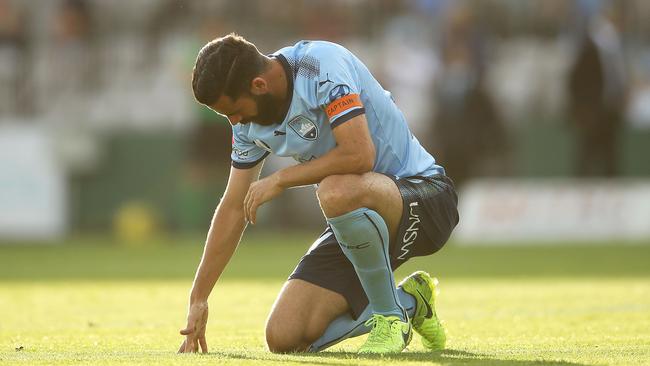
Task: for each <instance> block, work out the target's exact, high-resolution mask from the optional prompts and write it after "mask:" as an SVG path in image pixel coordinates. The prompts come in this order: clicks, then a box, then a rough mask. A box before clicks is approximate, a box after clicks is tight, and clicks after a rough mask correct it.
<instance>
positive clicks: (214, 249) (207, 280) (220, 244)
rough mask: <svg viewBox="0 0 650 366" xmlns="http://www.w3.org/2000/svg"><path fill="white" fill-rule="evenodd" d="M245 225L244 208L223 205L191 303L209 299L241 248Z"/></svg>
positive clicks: (211, 230) (208, 243) (212, 232)
mask: <svg viewBox="0 0 650 366" xmlns="http://www.w3.org/2000/svg"><path fill="white" fill-rule="evenodd" d="M245 228H246V221H245V220H244V213H243V209H240V208H232V207H228V206H226V205H223V203H221V204H219V206H218V207H217V210H216V211H215V214H214V217H213V219H212V224H211V225H210V230H209V231H208V237H207V239H206V244H205V248H204V250H203V257H202V258H201V264H199V268H198V269H197V271H196V276H195V278H194V284H193V286H192V292H191V294H190V303H195V302H198V301H206V300H207V299H208V296H209V295H210V292H211V291H212V288H213V287H214V284H215V283H216V282H217V279H218V278H219V276H221V273H222V272H223V270H224V268H225V267H226V265H227V264H228V261H229V260H230V258H231V257H232V255H233V253H234V251H235V249H236V248H237V244H238V243H239V240H240V239H241V236H242V233H243V232H244V229H245Z"/></svg>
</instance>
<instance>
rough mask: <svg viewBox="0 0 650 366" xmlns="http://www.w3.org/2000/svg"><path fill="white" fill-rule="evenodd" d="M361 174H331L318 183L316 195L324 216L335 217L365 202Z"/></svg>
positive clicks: (362, 205)
mask: <svg viewBox="0 0 650 366" xmlns="http://www.w3.org/2000/svg"><path fill="white" fill-rule="evenodd" d="M365 193H366V192H365V190H364V189H363V175H355V174H346V175H331V176H329V177H326V178H325V179H323V181H322V182H320V184H319V185H318V189H317V190H316V195H317V196H318V202H319V203H320V206H321V209H322V210H323V213H325V216H327V217H335V216H340V215H343V214H345V213H347V212H350V211H352V210H355V209H357V208H360V207H365V206H364V205H365V204H366V202H365V198H366V194H365Z"/></svg>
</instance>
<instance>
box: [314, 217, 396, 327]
mask: <svg viewBox="0 0 650 366" xmlns="http://www.w3.org/2000/svg"><path fill="white" fill-rule="evenodd" d="M327 222H328V223H329V224H330V226H331V227H332V231H334V235H335V236H336V239H337V240H338V241H339V244H340V245H341V250H342V251H343V253H344V254H345V256H346V257H347V258H348V259H349V260H350V262H352V265H353V266H354V269H355V271H356V272H357V276H358V277H359V280H360V282H361V286H363V289H364V291H365V292H366V296H368V301H369V302H370V307H371V309H372V312H373V313H374V314H381V315H386V316H388V315H395V316H398V317H400V318H401V319H402V320H406V315H405V314H404V309H402V306H401V305H400V303H399V299H398V297H397V292H396V290H395V279H394V278H393V271H392V270H391V268H390V260H389V258H388V227H386V223H385V222H384V219H383V218H382V217H381V216H380V215H379V214H378V213H377V212H375V211H373V210H370V209H368V208H365V207H363V208H359V209H356V210H354V211H351V212H348V213H346V214H344V215H341V216H337V217H333V218H329V219H327Z"/></svg>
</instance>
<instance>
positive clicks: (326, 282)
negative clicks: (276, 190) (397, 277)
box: [289, 175, 458, 319]
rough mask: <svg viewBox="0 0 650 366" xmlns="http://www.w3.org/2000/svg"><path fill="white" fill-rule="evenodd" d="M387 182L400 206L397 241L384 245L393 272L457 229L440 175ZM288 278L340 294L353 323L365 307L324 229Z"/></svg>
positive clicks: (453, 204)
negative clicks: (393, 187)
mask: <svg viewBox="0 0 650 366" xmlns="http://www.w3.org/2000/svg"><path fill="white" fill-rule="evenodd" d="M391 178H392V179H393V181H395V184H397V187H398V188H399V191H400V193H401V195H402V200H403V202H404V209H403V212H402V220H401V223H400V226H399V229H398V232H397V236H396V238H395V240H392V241H391V242H390V249H389V250H390V260H391V267H392V269H393V271H394V270H395V269H397V267H399V266H400V265H402V263H404V262H406V261H407V260H409V259H410V258H412V257H418V256H424V255H429V254H432V253H435V252H437V251H438V250H440V248H442V247H443V246H444V245H445V243H446V242H447V239H449V235H451V232H452V230H453V229H454V227H456V224H458V210H457V205H458V197H457V195H456V191H455V190H454V184H453V182H452V181H451V179H449V178H448V177H446V176H444V175H434V176H431V177H419V176H415V177H408V178H401V179H396V178H394V177H391ZM289 279H290V280H291V279H301V280H304V281H307V282H310V283H313V284H315V285H317V286H320V287H323V288H326V289H328V290H331V291H334V292H337V293H339V294H341V295H342V296H343V297H344V298H345V299H346V300H347V302H348V305H349V306H350V311H351V313H352V316H353V317H354V318H355V319H356V318H357V317H358V316H359V315H360V314H361V312H363V310H364V309H365V308H366V306H367V305H368V298H367V297H366V294H365V292H364V290H363V288H362V287H361V283H360V282H359V278H358V277H357V274H356V272H355V270H354V267H353V266H352V263H350V261H349V260H348V259H347V257H346V256H345V254H343V252H342V251H341V247H340V246H339V243H338V241H337V240H336V237H335V236H334V233H333V232H332V229H331V228H330V227H329V226H328V227H327V229H326V230H325V231H324V232H323V233H322V234H321V235H320V236H319V238H318V239H316V241H315V242H314V244H312V246H311V247H310V248H309V250H307V253H305V255H304V256H303V257H302V259H301V260H300V262H299V263H298V265H297V266H296V269H294V271H293V273H292V274H291V276H289Z"/></svg>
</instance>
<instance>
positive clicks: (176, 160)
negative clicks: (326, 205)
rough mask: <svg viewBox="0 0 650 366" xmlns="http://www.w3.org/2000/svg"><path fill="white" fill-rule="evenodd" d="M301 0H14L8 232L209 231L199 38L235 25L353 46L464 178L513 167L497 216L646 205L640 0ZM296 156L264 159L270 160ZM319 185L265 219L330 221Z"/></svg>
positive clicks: (220, 182) (3, 153) (224, 138)
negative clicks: (195, 91) (195, 80)
mask: <svg viewBox="0 0 650 366" xmlns="http://www.w3.org/2000/svg"><path fill="white" fill-rule="evenodd" d="M289 3H290V4H291V6H287V5H286V4H287V3H286V2H278V1H237V2H227V1H210V2H199V1H179V0H164V1H147V0H139V1H132V2H127V1H124V2H105V1H92V0H88V1H85V0H69V1H68V0H62V1H48V2H45V3H44V2H41V1H35V0H33V1H29V0H28V1H15V0H1V1H0V80H2V82H1V84H0V85H1V87H0V110H1V111H2V112H1V114H0V117H1V122H0V141H2V143H0V188H1V190H0V192H1V193H0V195H1V196H0V197H2V199H1V200H0V238H2V240H3V241H4V240H9V239H34V238H35V239H45V240H50V239H52V238H59V239H60V238H65V237H67V236H69V235H76V234H80V233H83V234H87V233H91V234H102V235H103V234H111V233H117V234H120V235H126V236H129V235H135V236H138V235H145V236H146V235H149V234H153V233H155V234H156V235H168V234H177V233H188V232H189V233H197V232H198V233H203V232H205V230H206V228H207V225H208V222H209V219H210V216H211V213H212V210H213V209H214V207H215V204H216V202H218V198H219V197H220V194H221V192H222V190H223V188H224V184H225V177H226V175H227V172H228V167H229V160H228V154H229V149H230V147H229V142H230V129H229V126H228V124H227V121H225V120H224V119H222V118H220V117H219V116H217V115H215V114H213V113H211V112H210V111H208V110H206V109H205V108H202V107H201V106H199V105H197V104H196V103H194V102H193V98H192V94H191V89H190V87H189V77H190V73H191V67H192V65H193V61H194V58H195V55H196V53H197V50H198V49H199V48H200V47H201V46H202V45H203V44H204V43H205V42H207V41H208V40H210V39H212V38H214V37H216V36H219V35H223V34H226V33H228V32H231V31H237V32H239V33H241V34H242V35H244V36H246V37H248V38H249V39H251V40H252V41H253V42H255V43H256V44H257V45H258V46H259V47H260V49H261V51H262V52H268V53H270V52H272V51H274V50H276V49H278V48H280V47H283V46H284V45H288V44H293V43H295V42H296V41H298V40H300V39H326V40H331V41H335V42H339V43H341V44H343V45H345V46H347V47H348V48H350V49H351V50H352V51H353V52H355V53H357V54H358V55H359V56H360V57H361V58H362V59H363V60H364V61H365V62H366V63H367V64H368V66H369V67H370V69H371V70H372V71H373V73H374V74H375V75H376V76H377V77H378V79H379V80H380V81H381V82H382V84H383V85H384V86H385V88H386V89H388V90H390V91H392V92H393V93H394V95H395V98H396V100H397V102H398V104H399V105H400V106H401V108H402V109H403V110H404V112H405V114H406V116H407V119H408V121H409V123H410V124H411V127H412V129H413V130H414V131H415V133H416V135H417V136H418V137H419V139H420V140H421V142H422V143H423V144H424V145H425V146H426V147H427V148H428V149H429V150H430V151H431V152H432V153H433V154H434V155H435V156H436V157H437V159H438V160H439V161H440V162H441V163H442V164H443V165H444V166H445V167H446V168H447V170H448V174H449V175H450V176H451V177H452V178H454V179H455V180H456V182H457V184H458V185H459V186H460V187H461V189H462V188H467V187H474V186H473V185H472V184H471V183H472V182H476V180H477V179H478V180H479V181H480V180H481V179H483V178H486V177H492V178H495V177H496V178H502V177H506V178H512V179H514V180H515V183H513V184H514V186H512V187H508V189H507V192H510V193H515V194H516V198H515V199H514V202H513V199H510V200H502V198H503V197H499V201H498V202H500V204H498V206H502V207H501V209H500V211H499V214H500V215H506V216H508V215H509V214H511V213H512V212H513V211H517V210H518V209H519V210H526V209H527V208H521V207H515V206H517V205H534V200H535V197H537V196H539V192H538V189H541V188H545V189H548V191H545V192H546V194H547V195H551V196H553V195H562V194H564V195H565V196H564V197H561V198H560V199H558V202H557V203H562V202H564V203H567V202H569V203H570V204H578V205H581V210H582V211H581V213H580V212H578V213H575V214H573V215H571V214H567V215H569V216H571V217H570V218H569V220H574V221H573V222H571V225H573V226H576V227H580V226H581V225H582V224H587V225H589V224H593V223H594V222H596V221H597V220H598V218H589V217H586V216H588V214H589V213H590V212H591V214H592V215H594V214H595V215H601V216H603V215H605V216H606V215H609V216H607V217H605V218H606V219H607V220H605V221H606V222H604V223H600V222H599V223H598V225H596V226H595V227H596V228H600V229H602V230H605V231H607V230H610V228H603V227H602V225H610V226H614V225H619V229H618V231H616V229H615V228H612V229H611V230H612V231H611V232H610V231H607V234H608V235H609V236H614V237H615V236H617V235H619V236H629V235H626V234H629V233H626V232H625V230H624V227H623V226H620V220H621V219H622V218H624V219H630V218H632V217H634V216H633V215H631V214H628V213H626V212H625V211H623V209H627V210H630V209H635V208H634V207H632V206H634V205H641V204H644V205H646V206H649V205H650V198H649V197H648V186H647V185H645V184H644V183H643V182H644V179H647V178H648V176H650V164H649V163H648V156H650V107H649V106H650V29H649V28H650V22H648V21H647V20H648V19H650V5H649V4H648V3H647V2H646V1H642V0H638V1H634V0H631V1H620V2H606V1H595V0H591V1H589V0H581V1H561V0H559V1H555V0H544V1H542V0H538V1H524V2H521V1H515V0H486V1H476V2H471V1H444V0H419V1H415V0H413V1H335V2H334V3H330V2H324V1H306V2H303V1H294V2H289ZM279 8H282V9H283V10H282V11H278V9H279ZM290 163H291V162H289V161H286V160H283V159H268V161H267V164H266V167H265V171H273V170H276V169H278V168H279V167H281V166H283V165H286V164H290ZM576 177H579V178H580V179H579V180H565V178H576ZM538 178H539V179H538ZM546 178H560V179H561V180H562V182H557V179H555V180H556V182H555V184H556V185H554V186H553V185H551V186H549V185H548V184H546V182H547V179H546ZM600 178H606V180H607V182H608V184H609V185H607V186H602V185H601V184H600V183H599V182H602V181H601V180H599V179H600ZM624 178H625V180H623V179H624ZM630 178H634V182H635V184H633V185H631V183H630ZM522 179H525V180H526V181H527V182H529V183H530V182H532V183H533V185H532V186H531V185H530V184H528V185H524V187H522V186H520V185H519V184H517V183H516V182H518V181H520V180H522ZM540 179H541V180H540ZM583 179H584V180H583ZM587 179H589V180H587ZM535 182H537V183H535ZM540 182H541V183H540ZM583 182H584V185H583ZM587 182H589V183H587ZM540 184H541V186H540ZM491 187H492V186H490V185H488V186H485V185H479V187H474V188H475V189H478V192H477V193H476V194H477V195H478V196H479V198H480V199H479V200H476V199H474V197H475V195H474V192H475V189H473V190H472V191H471V192H472V194H473V195H472V196H471V197H472V198H473V199H471V200H470V199H469V197H468V196H463V197H462V198H461V204H465V203H468V201H474V203H475V204H476V203H477V202H480V205H482V206H481V207H487V208H486V210H488V209H489V210H492V209H496V208H494V207H489V205H495V204H497V202H492V201H489V202H488V201H486V202H484V201H481V200H486V199H488V198H489V197H486V196H492V194H488V192H492V193H493V191H490V189H492V188H491ZM583 188H584V190H586V191H588V192H587V193H586V194H585V193H584V191H583ZM581 191H582V192H583V193H582V195H581V193H580V192H581ZM536 192H537V195H536ZM608 193H609V194H608ZM637 193H638V194H640V195H641V196H637V198H636V199H632V200H630V199H626V198H625V197H627V196H629V195H630V194H631V195H632V196H635V195H636V194H637ZM603 195H604V196H603ZM626 195H627V196H626ZM312 197H313V191H312V190H310V189H303V190H298V191H295V192H289V193H287V194H285V195H284V196H283V197H281V198H280V199H278V200H276V201H275V202H272V203H271V204H270V205H268V207H264V208H263V209H262V211H261V214H262V217H263V218H262V219H261V220H260V225H259V230H267V229H280V228H281V229H288V230H292V229H293V228H319V227H321V226H322V220H321V219H320V213H319V211H318V208H317V205H316V202H315V200H314V199H312ZM594 197H595V199H594ZM641 198H643V199H641ZM602 199H605V200H606V201H607V202H602ZM463 201H464V202H463ZM486 205H487V206H486ZM590 205H591V206H590ZM621 205H622V206H621ZM552 206H553V205H549V207H548V208H547V209H546V210H550V209H551V208H552ZM478 209H480V208H477V207H470V208H465V210H466V212H469V213H471V215H474V212H475V210H478ZM467 210H469V211H467ZM506 211H508V212H506ZM556 211H558V212H561V211H562V210H556ZM599 211H600V212H599ZM607 211H616V212H615V213H611V212H609V213H608V212H607ZM647 211H648V208H647V207H646V209H645V210H642V209H641V211H639V212H641V213H642V214H643V215H644V216H642V217H641V218H640V219H641V224H643V225H646V226H650V224H648V223H650V214H649V213H648V212H647ZM634 212H636V211H634ZM492 213H493V214H494V212H492ZM519 213H521V212H519ZM581 214H582V215H583V216H580V215H581ZM476 215H480V213H477V214H476ZM542 215H547V216H548V212H547V211H544V212H543V213H542ZM617 215H618V216H617ZM514 216H516V215H514ZM538 216H539V215H538ZM466 218H467V219H468V220H469V221H468V224H470V223H471V225H472V227H471V228H469V231H472V230H480V229H482V227H480V228H475V227H474V226H475V225H480V224H479V223H476V222H474V221H477V220H478V217H477V218H474V217H472V218H470V217H468V216H466ZM515 218H516V217H512V215H511V216H510V217H509V219H515ZM563 218H564V217H563ZM617 218H618V220H619V221H616V219H617ZM505 219H506V220H507V219H508V217H506V218H505ZM538 219H540V218H539V217H538ZM601 219H602V218H601ZM519 220H523V219H522V218H521V217H520V218H519ZM580 220H582V221H580ZM589 220H591V221H589ZM462 221H465V220H462ZM470 221H471V222H470ZM478 221H481V220H478ZM556 221H558V222H559V223H561V222H562V221H559V220H556ZM608 222H609V223H608ZM518 224H519V226H520V227H521V226H526V225H528V224H531V223H528V222H523V221H520V222H518ZM532 224H533V226H534V224H536V223H535V222H533V223H532ZM537 224H539V222H538V223H537ZM549 224H552V222H550V223H549ZM556 224H557V223H556ZM550 226H553V225H550ZM583 229H585V230H583V231H588V229H589V228H587V227H584V225H583ZM633 229H634V230H636V231H638V232H639V233H641V232H643V233H644V234H645V235H646V237H645V239H647V235H649V234H650V231H649V230H650V229H645V230H643V229H642V228H639V227H638V225H637V226H636V227H634V228H633ZM531 230H532V229H530V230H529V231H531ZM543 230H544V231H553V230H556V229H554V228H553V227H544V228H543ZM602 230H601V231H602ZM630 230H632V229H630ZM461 231H462V230H461ZM523 234H526V233H523ZM523 234H522V235H523ZM560 234H562V233H560ZM568 234H576V233H568ZM578 234H580V233H578ZM534 235H535V233H533V236H534ZM587 236H588V235H587ZM472 237H473V236H472ZM588 239H597V236H591V237H588ZM609 239H611V238H609ZM637 239H638V235H637Z"/></svg>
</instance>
